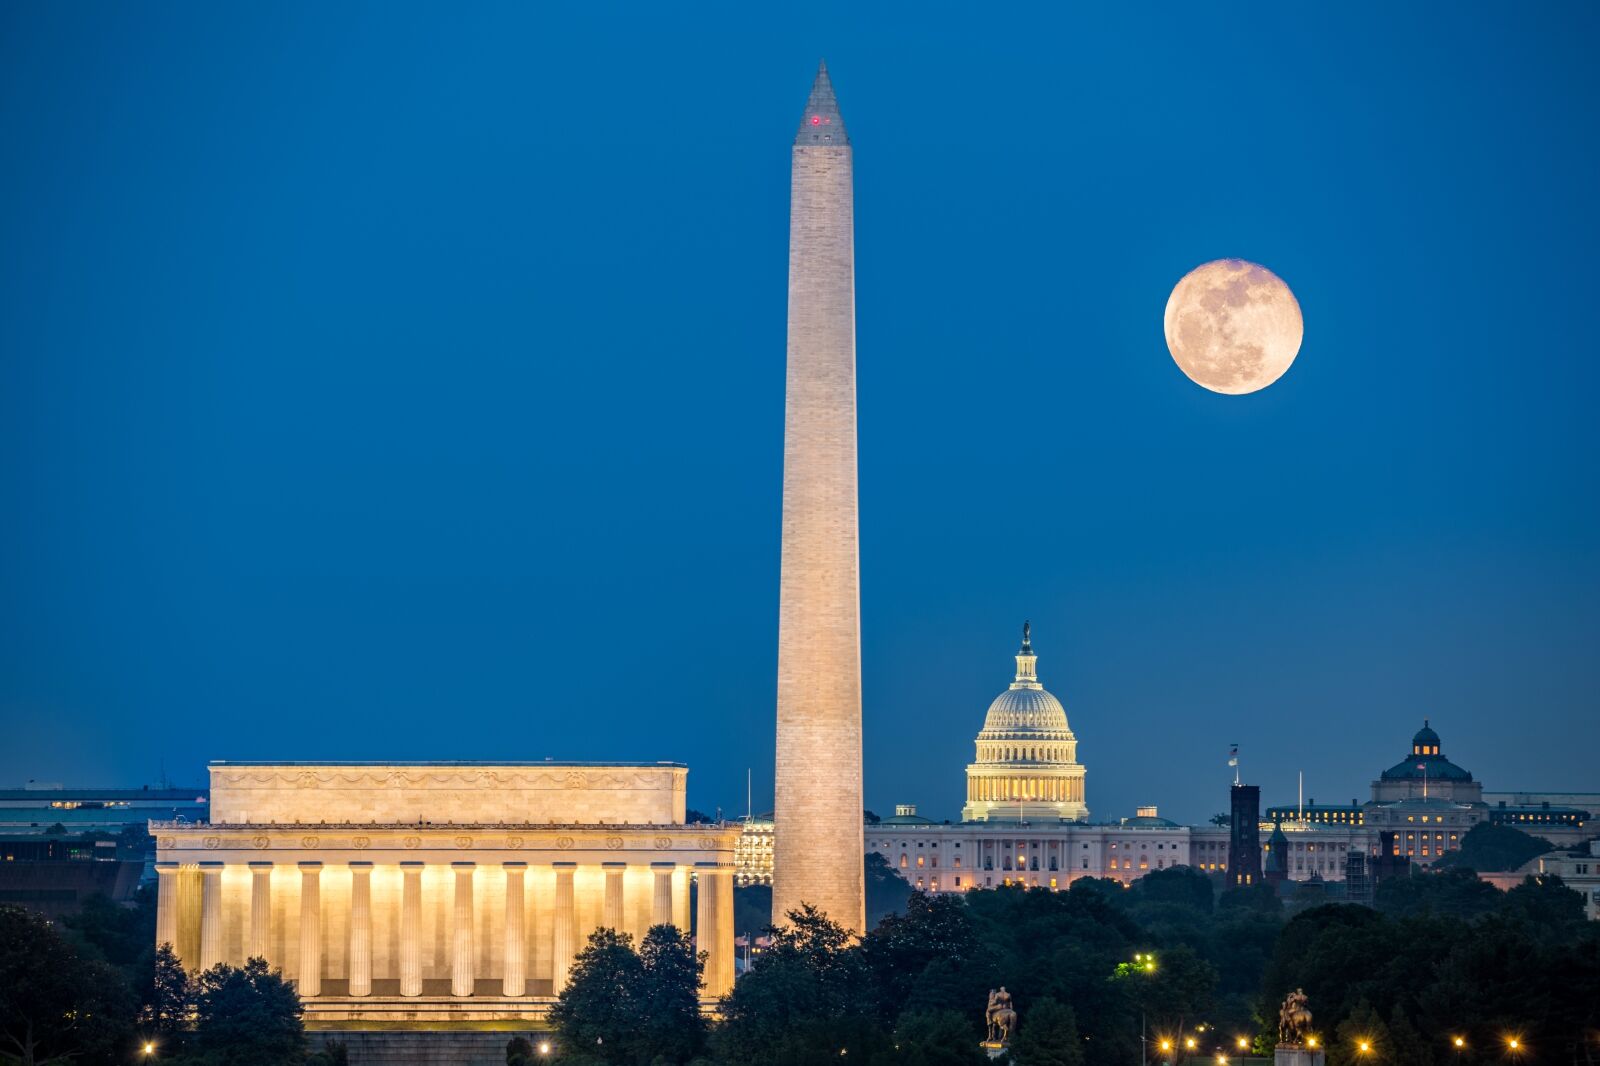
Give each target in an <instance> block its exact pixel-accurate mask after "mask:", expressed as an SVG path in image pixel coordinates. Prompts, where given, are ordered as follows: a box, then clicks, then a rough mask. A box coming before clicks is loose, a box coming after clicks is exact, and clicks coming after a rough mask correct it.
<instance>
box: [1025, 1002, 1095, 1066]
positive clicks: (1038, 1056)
mask: <svg viewBox="0 0 1600 1066" xmlns="http://www.w3.org/2000/svg"><path fill="white" fill-rule="evenodd" d="M1011 1049H1012V1054H1013V1055H1014V1056H1015V1058H1016V1060H1017V1061H1018V1062H1020V1063H1026V1064H1027V1066H1083V1064H1084V1055H1083V1038H1082V1037H1081V1036H1079V1035H1078V1016H1077V1015H1076V1014H1074V1013H1073V1011H1072V1008H1071V1007H1067V1006H1063V1005H1062V1004H1060V1003H1058V1002H1056V1001H1055V1000H1053V999H1051V998H1050V997H1049V996H1046V997H1045V998H1044V999H1041V1000H1040V1001H1039V1002H1038V1003H1036V1004H1034V1007H1033V1010H1031V1011H1029V1012H1028V1024H1027V1025H1025V1026H1019V1027H1018V1029H1017V1038H1016V1039H1015V1040H1014V1041H1012V1043H1011Z"/></svg>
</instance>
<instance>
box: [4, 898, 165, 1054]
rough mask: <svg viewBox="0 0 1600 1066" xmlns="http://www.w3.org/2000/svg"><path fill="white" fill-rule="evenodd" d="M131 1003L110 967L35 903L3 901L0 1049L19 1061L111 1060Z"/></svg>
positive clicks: (119, 977)
mask: <svg viewBox="0 0 1600 1066" xmlns="http://www.w3.org/2000/svg"><path fill="white" fill-rule="evenodd" d="M134 1011H135V1006H134V997H133V995H132V993H131V992H130V990H129V988H128V984H127V981H126V980H125V979H124V978H123V976H122V975H121V974H120V973H119V972H118V971H117V970H116V969H115V968H113V967H112V966H110V965H109V964H107V963H105V962H102V961H100V960H98V959H94V958H90V957H87V956H86V954H85V952H84V950H83V948H82V946H81V945H80V944H78V943H76V942H75V941H73V940H71V939H69V938H67V937H64V936H62V935H61V933H60V932H58V931H57V930H56V928H55V926H53V925H51V924H50V923H49V922H47V921H46V920H45V919H43V918H41V917H39V916H38V915H37V914H34V913H33V912H32V911H25V910H22V909H20V908H17V907H0V1053H3V1054H5V1055H7V1056H11V1057H13V1058H14V1059H15V1060H16V1061H17V1062H19V1063H21V1064H23V1066H34V1064H35V1063H44V1062H47V1061H50V1060H54V1059H62V1060H67V1059H75V1060H77V1061H80V1062H105V1061H110V1060H111V1058H112V1056H113V1053H114V1051H115V1050H116V1049H117V1048H118V1047H119V1045H121V1044H122V1043H123V1042H124V1041H126V1039H127V1038H128V1036H129V1033H130V1031H131V1027H132V1020H133V1015H134Z"/></svg>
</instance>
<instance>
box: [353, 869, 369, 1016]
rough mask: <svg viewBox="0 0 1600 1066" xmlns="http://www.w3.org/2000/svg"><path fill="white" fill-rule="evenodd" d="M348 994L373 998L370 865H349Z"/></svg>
mask: <svg viewBox="0 0 1600 1066" xmlns="http://www.w3.org/2000/svg"><path fill="white" fill-rule="evenodd" d="M350 994H351V995H352V996H370V995H372V864H371V863H370V862H353V863H351V864H350Z"/></svg>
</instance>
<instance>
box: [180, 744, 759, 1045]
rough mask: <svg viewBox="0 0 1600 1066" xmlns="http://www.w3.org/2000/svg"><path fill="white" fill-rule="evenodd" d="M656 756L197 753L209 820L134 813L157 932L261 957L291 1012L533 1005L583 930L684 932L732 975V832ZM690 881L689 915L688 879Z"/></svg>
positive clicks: (518, 1013)
mask: <svg viewBox="0 0 1600 1066" xmlns="http://www.w3.org/2000/svg"><path fill="white" fill-rule="evenodd" d="M687 774H688V771H687V769H685V768H684V767H683V766H681V765H679V764H674V763H645V764H632V763H616V764H612V763H558V762H537V763H518V762H483V763H479V762H471V763H466V762H427V763H404V764H391V763H382V764H379V763H345V762H338V763H298V762H293V763H233V762H228V763H213V764H212V766H211V821H210V823H209V824H204V823H202V824H196V823H193V822H187V821H185V822H170V821H169V822H152V823H151V824H150V829H151V832H152V833H154V834H155V835H156V838H157V863H156V870H157V874H158V877H159V892H158V903H157V918H156V922H157V925H156V941H157V943H170V944H171V945H173V948H174V950H175V951H176V952H177V954H178V956H179V958H180V959H181V960H182V961H183V963H184V965H185V966H186V967H189V968H193V967H202V968H205V967H210V966H213V965H215V964H217V963H219V962H226V963H230V964H232V965H239V964H241V963H243V962H244V961H245V959H246V958H249V957H253V956H262V957H264V958H266V959H267V961H268V962H269V963H270V964H271V965H273V966H274V967H280V968H282V969H283V971H284V973H285V975H286V976H288V977H289V978H290V979H291V980H293V981H294V983H295V985H296V988H297V990H298V991H299V994H300V997H301V999H302V1000H303V1001H304V1003H305V1008H306V1019H307V1022H308V1023H310V1024H312V1025H316V1024H319V1023H325V1022H326V1023H347V1022H373V1021H382V1022H407V1023H435V1022H437V1023H456V1022H494V1021H528V1020H534V1019H537V1018H539V1017H542V1016H543V1014H544V1013H545V1012H546V1011H547V1010H548V1009H549V1006H550V1004H551V1003H552V1002H553V997H554V995H555V994H556V993H558V992H559V991H560V990H561V988H562V987H563V986H564V984H565V982H566V979H567V975H568V972H569V970H570V967H571V964H572V960H573V957H574V956H575V955H576V953H577V952H578V951H579V950H581V949H582V947H583V946H584V944H585V942H586V941H587V939H588V935H589V933H590V932H591V931H593V930H594V929H596V928H598V927H601V926H608V927H611V928H615V929H619V930H622V931H623V932H627V933H630V934H632V935H633V937H634V938H635V941H636V942H637V941H638V940H639V939H641V938H642V937H643V935H644V933H645V931H646V930H647V929H648V928H649V927H650V926H651V925H656V924H672V925H676V926H678V927H679V928H680V929H684V930H689V929H691V928H693V930H694V931H695V934H696V939H697V944H698V948H699V950H701V951H704V952H707V953H708V956H709V957H708V959H707V963H706V975H705V994H706V996H707V997H714V996H719V995H721V994H722V993H724V992H726V991H727V990H728V988H730V987H731V986H732V982H733V869H734V845H735V840H736V838H737V835H738V829H737V827H736V826H733V825H686V824H685V823H684V815H685V806H684V797H685V792H684V786H685V783H686V778H687ZM691 880H693V881H694V882H695V883H696V884H697V885H698V889H697V893H696V895H697V905H696V913H695V914H694V915H693V916H691V914H690V904H689V888H690V882H691Z"/></svg>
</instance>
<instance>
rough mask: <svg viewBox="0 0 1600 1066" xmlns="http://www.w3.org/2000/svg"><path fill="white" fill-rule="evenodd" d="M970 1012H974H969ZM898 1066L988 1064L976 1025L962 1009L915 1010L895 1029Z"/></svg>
mask: <svg viewBox="0 0 1600 1066" xmlns="http://www.w3.org/2000/svg"><path fill="white" fill-rule="evenodd" d="M969 1013H970V1012H969ZM894 1051H895V1054H894V1062H895V1063H896V1066H986V1064H987V1062H988V1058H989V1057H988V1055H987V1054H985V1053H984V1052H983V1051H982V1050H981V1049H980V1048H979V1047H978V1040H977V1038H976V1037H974V1036H973V1034H972V1025H971V1023H970V1022H969V1021H968V1019H967V1018H966V1017H965V1016H963V1014H962V1013H961V1012H959V1011H954V1010H936V1011H911V1012H907V1013H906V1014H904V1015H902V1016H901V1018H900V1023H899V1024H898V1025H896V1026H895V1029H894Z"/></svg>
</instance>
